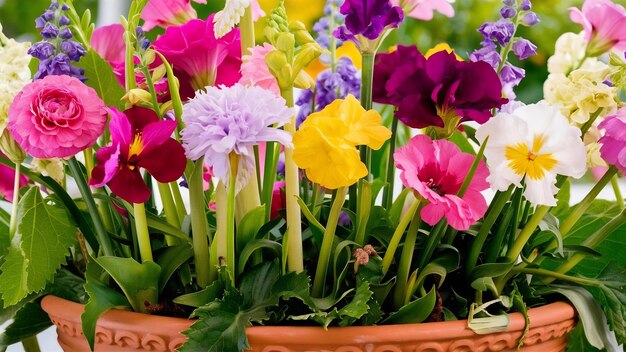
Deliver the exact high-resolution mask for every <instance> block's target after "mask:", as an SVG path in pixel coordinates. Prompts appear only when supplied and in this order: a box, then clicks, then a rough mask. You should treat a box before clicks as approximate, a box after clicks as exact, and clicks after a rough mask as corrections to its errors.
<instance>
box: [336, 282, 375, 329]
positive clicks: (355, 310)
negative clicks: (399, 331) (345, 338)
mask: <svg viewBox="0 0 626 352" xmlns="http://www.w3.org/2000/svg"><path fill="white" fill-rule="evenodd" d="M371 298H372V291H371V290H370V285H369V283H368V282H367V281H364V280H358V281H357V285H356V293H355V294H354V297H353V298H352V300H351V301H350V303H348V304H346V305H345V306H344V307H343V308H341V309H339V311H338V312H337V313H338V318H339V326H349V325H352V324H353V323H354V322H355V321H357V320H359V319H361V317H363V316H365V315H366V314H367V312H368V311H369V309H370V307H369V305H368V304H367V303H368V302H369V301H370V299H371ZM379 310H380V307H379Z"/></svg>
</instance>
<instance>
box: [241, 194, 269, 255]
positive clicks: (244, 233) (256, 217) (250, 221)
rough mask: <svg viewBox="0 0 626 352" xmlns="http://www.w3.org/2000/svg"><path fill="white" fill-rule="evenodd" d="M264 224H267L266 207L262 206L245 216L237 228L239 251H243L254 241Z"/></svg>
mask: <svg viewBox="0 0 626 352" xmlns="http://www.w3.org/2000/svg"><path fill="white" fill-rule="evenodd" d="M263 224H265V205H260V206H258V207H256V208H254V209H252V210H250V211H249V212H248V213H247V214H246V215H244V217H243V218H242V219H241V221H240V222H239V225H238V226H237V235H236V238H237V249H238V250H241V249H242V248H243V247H244V246H245V245H246V244H248V242H250V241H252V240H254V239H255V237H256V234H257V232H258V231H259V230H260V229H261V227H262V226H263Z"/></svg>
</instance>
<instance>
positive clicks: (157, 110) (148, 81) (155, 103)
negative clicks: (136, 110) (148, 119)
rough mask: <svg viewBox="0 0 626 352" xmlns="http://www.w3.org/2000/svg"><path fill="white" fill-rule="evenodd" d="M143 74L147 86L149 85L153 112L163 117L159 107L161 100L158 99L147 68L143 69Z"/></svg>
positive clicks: (143, 67)
mask: <svg viewBox="0 0 626 352" xmlns="http://www.w3.org/2000/svg"><path fill="white" fill-rule="evenodd" d="M141 72H142V73H143V76H144V77H145V79H146V84H148V90H149V91H150V96H151V97H152V99H151V100H152V110H154V112H155V113H156V114H157V115H158V116H159V117H161V108H160V107H159V99H158V98H157V94H156V89H155V88H154V82H153V81H152V76H150V70H149V69H148V67H147V66H142V67H141Z"/></svg>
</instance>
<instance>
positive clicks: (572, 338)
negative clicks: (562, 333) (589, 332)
mask: <svg viewBox="0 0 626 352" xmlns="http://www.w3.org/2000/svg"><path fill="white" fill-rule="evenodd" d="M566 351H567V352H601V350H599V349H597V348H595V347H593V346H591V344H590V343H589V341H587V337H585V330H584V328H583V325H582V324H578V325H576V327H575V328H574V330H572V331H570V333H569V335H568V336H567V350H566Z"/></svg>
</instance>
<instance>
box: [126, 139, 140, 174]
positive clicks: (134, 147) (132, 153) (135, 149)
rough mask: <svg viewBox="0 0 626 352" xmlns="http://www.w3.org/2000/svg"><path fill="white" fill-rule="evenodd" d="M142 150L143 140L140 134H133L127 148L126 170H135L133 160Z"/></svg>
mask: <svg viewBox="0 0 626 352" xmlns="http://www.w3.org/2000/svg"><path fill="white" fill-rule="evenodd" d="M142 150H143V138H141V133H137V134H135V136H134V137H133V141H132V143H130V146H129V147H128V168H129V169H131V170H134V169H135V164H134V162H133V161H134V159H135V158H136V157H137V156H139V154H140V153H141V151H142Z"/></svg>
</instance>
